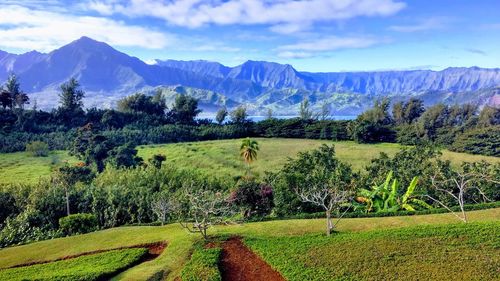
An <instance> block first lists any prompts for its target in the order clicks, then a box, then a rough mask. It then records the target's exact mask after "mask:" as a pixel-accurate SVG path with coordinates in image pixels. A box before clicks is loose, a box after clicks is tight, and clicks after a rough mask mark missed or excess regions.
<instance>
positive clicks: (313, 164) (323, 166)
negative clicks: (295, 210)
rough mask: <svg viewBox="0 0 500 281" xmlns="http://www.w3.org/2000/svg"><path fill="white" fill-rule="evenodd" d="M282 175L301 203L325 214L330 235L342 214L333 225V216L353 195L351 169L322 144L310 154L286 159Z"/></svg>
mask: <svg viewBox="0 0 500 281" xmlns="http://www.w3.org/2000/svg"><path fill="white" fill-rule="evenodd" d="M281 173H282V175H283V176H284V177H285V180H286V182H287V183H288V184H290V185H291V187H292V188H293V189H294V191H295V194H296V195H297V196H298V197H299V199H300V200H301V201H302V202H304V203H311V204H313V205H315V206H317V207H320V208H322V209H323V210H324V211H325V214H326V234H327V235H330V234H331V232H332V230H333V229H334V227H335V226H336V224H337V223H338V222H339V221H340V219H341V218H342V216H343V215H344V214H345V212H344V213H343V214H341V215H339V217H338V220H337V222H336V223H335V224H334V223H333V222H332V213H335V212H339V211H340V209H341V207H342V206H345V205H349V201H350V199H351V197H352V195H353V189H352V186H353V174H352V170H351V167H350V166H349V165H347V164H344V163H342V162H341V161H340V160H338V159H337V158H336V157H335V148H334V147H333V146H327V145H323V146H321V147H320V148H319V149H316V150H313V151H310V152H301V153H299V155H298V157H297V159H295V160H289V162H288V163H287V164H286V165H285V167H284V169H283V170H282V172H281Z"/></svg>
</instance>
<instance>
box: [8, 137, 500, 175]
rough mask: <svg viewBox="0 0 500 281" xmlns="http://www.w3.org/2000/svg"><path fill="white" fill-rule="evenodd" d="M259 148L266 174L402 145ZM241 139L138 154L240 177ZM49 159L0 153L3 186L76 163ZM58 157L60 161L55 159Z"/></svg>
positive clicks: (357, 159)
mask: <svg viewBox="0 0 500 281" xmlns="http://www.w3.org/2000/svg"><path fill="white" fill-rule="evenodd" d="M257 140H258V141H259V145H260V151H259V154H258V160H257V161H256V162H254V163H253V164H252V171H253V172H254V173H256V174H257V175H263V174H264V172H266V171H273V170H277V169H279V168H280V167H281V166H282V165H283V164H284V163H285V162H286V160H287V158H288V157H294V156H295V155H297V153H298V152H299V151H305V150H310V149H314V148H316V147H318V146H320V145H321V144H323V143H327V144H335V147H336V150H337V155H338V157H339V158H340V159H342V160H344V161H346V162H348V163H350V164H351V165H352V166H353V168H354V169H357V170H360V169H362V168H363V167H364V166H366V165H367V164H368V163H369V162H370V160H371V159H373V158H374V157H377V156H378V155H379V153H380V152H385V153H387V154H389V155H393V154H395V153H396V152H397V151H398V150H399V149H400V148H401V146H400V145H398V144H392V143H380V144H357V143H354V142H332V141H325V140H308V139H265V138H259V139H257ZM240 144H241V140H218V141H204V142H189V143H176V144H163V145H142V146H139V147H138V150H139V152H138V154H139V156H141V157H142V158H144V159H145V160H147V159H148V158H150V157H151V156H152V155H153V154H164V155H166V156H167V161H169V162H171V163H174V164H176V165H177V166H179V167H186V168H197V169H200V170H202V171H206V172H207V173H210V174H216V175H219V176H227V177H235V176H238V175H241V174H242V173H243V171H244V170H245V165H244V163H243V161H242V160H241V158H240V156H239V146H240ZM53 155H54V156H49V157H32V156H29V155H28V154H27V153H25V152H17V153H8V154H0V175H1V177H0V184H1V183H16V182H36V181H37V180H38V179H39V178H40V177H44V176H47V175H49V174H50V171H51V168H52V167H53V166H54V164H53V163H54V162H61V161H70V162H74V161H76V160H75V159H74V158H73V157H70V156H68V155H67V153H66V152H64V151H57V152H55V153H54V154H53ZM55 158H57V161H56V160H55ZM443 158H444V159H449V160H451V161H452V162H453V163H455V164H459V163H461V162H462V161H479V160H487V161H490V162H500V158H496V157H487V156H479V155H470V154H464V153H455V152H450V151H443Z"/></svg>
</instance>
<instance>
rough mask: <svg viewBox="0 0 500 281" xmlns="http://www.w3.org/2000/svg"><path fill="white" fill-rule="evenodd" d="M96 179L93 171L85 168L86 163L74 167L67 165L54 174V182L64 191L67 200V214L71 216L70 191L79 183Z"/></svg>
mask: <svg viewBox="0 0 500 281" xmlns="http://www.w3.org/2000/svg"><path fill="white" fill-rule="evenodd" d="M93 178H94V173H93V172H92V169H90V168H89V167H87V166H85V164H84V163H78V164H76V165H74V166H69V165H65V166H62V167H59V168H58V169H57V170H56V171H54V173H53V174H52V182H53V183H54V184H56V185H59V186H60V187H62V188H63V189H64V194H65V200H66V213H67V215H68V216H69V215H70V214H71V210H70V189H71V188H73V187H74V186H75V184H76V183H77V182H84V183H88V182H90V181H91V180H92V179H93Z"/></svg>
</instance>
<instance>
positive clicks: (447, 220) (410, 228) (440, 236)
mask: <svg viewBox="0 0 500 281" xmlns="http://www.w3.org/2000/svg"><path fill="white" fill-rule="evenodd" d="M499 210H500V209H489V210H482V211H472V212H469V213H468V215H469V217H470V220H471V221H472V222H473V223H471V224H470V225H469V226H468V225H463V224H462V225H458V224H456V220H455V218H453V216H451V215H450V214H438V215H423V216H408V217H383V218H358V219H345V220H343V221H342V222H341V223H340V224H339V225H338V230H339V231H340V233H339V235H335V236H333V237H332V238H331V239H327V238H326V237H322V236H319V235H318V234H319V233H320V232H322V230H323V227H324V226H323V224H324V220H323V219H311V220H282V221H270V222H258V223H247V224H242V225H234V226H221V227H217V228H215V229H213V230H212V231H211V233H212V234H217V235H223V236H224V235H225V236H228V235H239V236H243V237H244V238H245V240H246V243H247V244H248V245H249V246H250V248H251V249H253V250H254V251H256V252H257V253H258V254H259V255H261V256H262V257H263V258H264V260H265V261H267V262H268V263H270V264H271V265H272V266H273V267H275V268H277V269H278V270H279V271H280V272H281V273H282V274H283V275H285V276H287V277H289V278H290V276H291V277H292V278H290V279H291V280H297V277H295V278H293V276H304V275H306V276H307V274H311V270H313V271H314V270H315V269H316V270H317V271H316V273H315V274H314V276H317V277H321V276H323V277H325V276H329V275H328V274H329V271H325V270H324V267H325V266H328V263H334V264H335V266H336V267H341V268H342V267H345V271H334V272H330V274H342V273H343V274H344V275H345V276H348V275H350V274H352V270H355V269H356V268H357V267H353V268H352V270H351V271H349V266H350V265H351V264H357V263H359V262H362V265H363V270H360V271H359V274H361V275H360V276H358V278H360V279H367V280H370V278H366V276H367V275H366V274H368V276H379V275H380V274H382V275H383V274H384V272H386V270H389V272H391V275H390V276H395V275H394V274H396V273H397V274H399V275H401V276H407V277H408V276H413V274H417V273H418V272H419V271H418V269H417V268H418V264H420V263H422V262H423V263H425V266H426V269H432V270H438V272H440V274H441V276H442V274H443V273H447V274H451V273H452V272H453V270H454V267H453V266H449V264H450V263H447V261H450V260H453V261H457V262H463V261H464V260H465V261H470V260H471V259H473V260H474V261H479V262H480V263H473V264H471V265H470V266H466V267H462V268H461V269H460V271H461V272H462V273H465V274H466V275H464V276H465V278H461V277H460V275H457V278H458V279H457V280H465V279H466V278H467V277H466V276H473V275H470V274H481V275H476V276H483V277H485V276H486V277H487V276H489V275H488V274H491V273H492V271H491V270H490V269H491V268H494V267H492V266H494V265H495V263H497V264H498V256H496V258H494V257H495V254H496V253H498V249H494V248H492V246H491V245H492V244H493V245H494V244H495V243H497V242H498V236H496V238H495V235H496V234H498V233H497V232H495V231H492V230H494V229H495V227H497V226H498V215H499ZM481 222H483V223H481ZM487 222H489V223H487ZM443 224H451V225H450V226H445V225H443ZM417 229H418V230H419V231H418V233H419V234H418V235H414V234H415V231H416V230H417ZM496 229H497V230H498V228H496ZM471 232H472V233H475V236H473V237H471V236H470V235H467V234H466V233H471ZM464 233H465V234H464ZM199 238H200V237H198V236H194V235H190V234H188V233H186V231H184V230H183V229H182V228H181V227H180V226H179V224H171V225H167V226H163V227H151V226H135V227H134V226H132V227H118V228H112V229H107V230H103V231H97V232H93V233H89V234H84V235H77V236H72V237H66V238H59V239H54V240H49V241H43V242H37V243H33V244H29V245H24V246H18V247H10V248H6V249H2V250H0V256H1V257H2V259H0V268H7V267H12V266H15V265H20V264H26V263H28V262H30V263H34V262H35V263H36V262H40V261H51V260H56V259H58V258H61V257H67V256H74V255H78V254H81V253H88V252H92V251H102V250H106V249H116V248H119V247H128V246H133V245H141V244H142V245H145V244H147V243H152V242H160V241H166V242H167V248H166V249H165V251H163V253H161V254H160V256H159V257H157V258H156V259H154V260H152V261H149V262H144V263H141V264H139V265H137V266H135V267H132V268H131V269H129V270H127V271H125V272H123V273H122V274H120V275H119V276H117V277H116V278H115V280H147V279H149V278H153V277H155V276H156V277H157V278H158V277H159V276H165V277H166V280H175V278H176V277H177V276H178V275H179V274H180V272H181V270H182V268H183V267H184V265H185V263H186V262H187V261H188V260H189V255H190V252H191V251H192V248H193V244H194V243H195V242H196V241H197V240H199ZM464 241H465V242H466V243H464ZM290 243H294V245H295V246H294V247H290ZM384 243H385V244H384ZM421 243H425V245H426V247H425V248H422V244H421ZM457 244H460V245H461V246H460V249H462V252H460V253H459V252H456V250H455V249H456V247H457ZM266 245H267V246H272V247H264V246H266ZM383 245H386V247H383ZM478 245H480V246H479V247H478ZM336 247H339V248H336ZM391 247H392V248H391ZM450 247H451V248H450ZM429 248H430V249H429ZM432 248H433V249H432ZM334 249H342V250H344V249H345V251H346V252H349V253H350V254H349V255H347V256H345V255H343V256H341V257H339V256H336V254H335V253H336V252H337V251H335V250H334ZM353 249H363V251H355V250H353ZM398 249H402V251H399V250H398ZM484 250H487V251H484ZM385 253H387V254H388V255H385ZM287 254H288V255H289V256H288V260H289V261H290V262H289V263H283V259H282V256H283V255H287ZM359 254H362V255H359ZM381 255H382V256H383V257H381ZM301 256H303V257H311V260H310V261H311V262H314V261H318V262H317V263H315V264H307V265H306V268H304V265H302V266H300V267H294V266H295V265H296V264H297V262H300V259H301ZM90 257H92V256H90ZM405 257H406V258H405ZM460 257H462V258H460ZM488 257H490V258H488ZM382 258H383V259H385V263H388V265H389V264H391V265H392V264H394V266H391V267H383V266H382V267H379V266H378V265H379V264H380V262H381V259H382ZM478 259H479V260H478ZM320 261H321V262H320ZM415 262H417V264H416V263H415ZM50 264H51V263H48V264H47V265H50ZM485 264H486V265H488V267H487V268H489V269H487V268H485V267H483V268H482V269H483V270H482V271H481V270H480V269H481V266H482V265H485ZM408 269H410V270H408ZM12 270H17V269H8V270H0V277H1V276H9V272H10V271H12ZM413 270H416V271H413ZM432 270H431V271H428V273H430V272H433V271H432ZM297 274H298V275H297ZM370 274H371V275H370ZM386 274H388V273H387V272H386ZM387 276H389V275H387ZM309 277H311V276H309ZM18 278H22V276H18ZM479 279H480V278H479ZM298 280H300V279H298ZM319 280H328V279H319Z"/></svg>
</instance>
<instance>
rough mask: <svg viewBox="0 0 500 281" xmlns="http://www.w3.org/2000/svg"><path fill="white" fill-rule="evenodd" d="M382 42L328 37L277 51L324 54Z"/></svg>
mask: <svg viewBox="0 0 500 281" xmlns="http://www.w3.org/2000/svg"><path fill="white" fill-rule="evenodd" d="M382 42H383V40H378V39H375V38H371V37H338V36H328V37H324V38H319V39H315V40H310V41H305V42H300V43H296V44H290V45H283V46H280V47H278V50H279V51H295V52H296V51H302V52H325V51H335V50H339V49H354V48H366V47H370V46H373V45H375V44H378V43H382Z"/></svg>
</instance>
